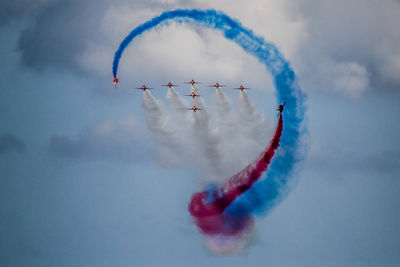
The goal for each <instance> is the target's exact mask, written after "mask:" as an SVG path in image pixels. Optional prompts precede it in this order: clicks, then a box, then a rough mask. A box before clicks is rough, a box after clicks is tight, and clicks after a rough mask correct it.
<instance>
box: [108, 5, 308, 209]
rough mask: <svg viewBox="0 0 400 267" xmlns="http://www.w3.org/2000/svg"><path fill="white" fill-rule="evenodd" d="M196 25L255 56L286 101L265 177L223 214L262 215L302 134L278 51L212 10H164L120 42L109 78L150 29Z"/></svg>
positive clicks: (287, 173)
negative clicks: (173, 23) (276, 148)
mask: <svg viewBox="0 0 400 267" xmlns="http://www.w3.org/2000/svg"><path fill="white" fill-rule="evenodd" d="M172 20H174V21H177V22H180V23H196V24H199V25H201V26H204V27H207V28H212V29H216V30H219V31H221V32H222V34H223V35H224V36H225V38H227V39H229V40H232V41H233V42H235V43H236V44H238V45H239V46H240V47H242V48H243V49H244V50H245V51H246V52H247V53H249V54H251V55H253V56H255V57H256V58H258V60H259V61H260V62H261V63H263V64H264V65H265V66H266V68H267V69H268V70H269V71H270V72H271V74H272V76H273V79H274V83H275V87H276V90H277V100H278V104H279V103H283V102H285V101H286V103H287V104H286V106H285V110H284V120H285V125H284V127H283V133H282V137H281V143H280V149H279V151H278V153H277V154H276V155H275V157H274V158H273V160H272V162H271V165H270V167H269V170H268V171H267V174H266V177H265V178H264V179H261V180H260V181H258V182H257V183H255V184H254V185H253V186H252V187H251V188H250V189H249V190H247V191H246V192H245V193H244V194H243V195H242V196H241V197H240V198H238V199H237V200H236V201H235V202H233V203H232V204H231V205H230V206H229V207H228V208H227V209H226V212H228V213H230V214H235V215H246V214H248V213H253V214H260V213H265V212H268V211H269V210H270V208H272V207H274V206H275V205H276V204H277V203H278V202H279V201H280V200H281V199H282V197H283V196H284V195H285V194H286V193H287V191H288V181H289V178H290V177H291V174H292V172H293V170H294V167H295V165H296V162H298V161H299V160H301V158H300V153H299V150H300V148H301V144H300V141H301V140H300V139H301V136H302V135H303V134H304V133H305V131H306V130H305V126H304V124H303V120H304V113H305V106H304V101H305V94H304V93H303V92H302V91H301V89H300V87H299V85H298V83H297V80H296V75H295V73H294V71H293V70H292V68H291V67H290V64H289V62H287V61H286V60H285V59H284V57H283V56H282V55H281V53H280V52H279V51H278V49H277V48H276V47H275V46H274V45H273V44H271V43H268V42H266V41H265V40H264V38H263V37H260V36H257V35H255V34H254V33H253V32H252V31H251V30H249V29H247V28H245V27H243V26H242V25H241V23H240V22H238V21H236V20H234V19H232V18H230V17H229V16H228V15H226V14H224V13H222V12H219V11H216V10H196V9H193V10H181V9H178V10H173V11H166V12H164V13H162V14H161V15H160V16H158V17H155V18H153V19H151V20H149V21H147V22H145V23H143V24H141V25H139V26H138V27H136V28H135V29H133V30H132V31H131V32H130V33H129V35H128V36H126V37H125V39H124V40H123V41H122V42H121V44H120V46H119V48H118V50H117V51H116V52H115V56H114V62H113V75H114V77H116V75H117V70H118V64H119V60H120V58H121V55H122V53H123V52H124V50H125V48H126V47H127V46H128V45H129V44H130V43H131V42H132V40H133V39H134V38H136V37H137V36H139V35H141V34H142V33H144V32H146V31H148V30H151V29H152V28H154V27H156V26H158V25H160V24H163V23H167V22H169V21H172Z"/></svg>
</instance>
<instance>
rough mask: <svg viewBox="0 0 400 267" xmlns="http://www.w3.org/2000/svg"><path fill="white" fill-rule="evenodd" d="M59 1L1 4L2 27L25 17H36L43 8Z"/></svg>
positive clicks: (43, 0) (9, 2)
mask: <svg viewBox="0 0 400 267" xmlns="http://www.w3.org/2000/svg"><path fill="white" fill-rule="evenodd" d="M56 1H57V0H35V1H30V0H15V1H2V2H1V3H0V26H4V25H5V24H7V23H8V22H10V21H11V20H13V19H19V18H22V17H24V16H36V15H37V14H38V13H39V12H40V11H41V10H42V9H43V8H46V7H48V6H49V5H50V4H52V3H54V2H56Z"/></svg>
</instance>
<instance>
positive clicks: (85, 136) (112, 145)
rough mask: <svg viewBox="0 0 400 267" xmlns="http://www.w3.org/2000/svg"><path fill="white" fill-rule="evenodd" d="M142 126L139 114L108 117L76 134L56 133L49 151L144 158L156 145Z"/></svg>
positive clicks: (91, 156)
mask: <svg viewBox="0 0 400 267" xmlns="http://www.w3.org/2000/svg"><path fill="white" fill-rule="evenodd" d="M142 129H143V126H142V125H141V124H140V123H139V122H138V120H137V119H136V117H128V118H125V119H121V120H105V121H102V122H99V123H96V124H93V125H90V126H88V127H86V128H84V129H83V130H82V131H81V132H80V133H79V134H78V136H77V137H76V138H70V137H67V136H60V135H53V136H52V137H51V138H50V144H49V151H50V152H51V153H53V154H54V155H57V156H59V157H64V158H81V157H83V158H89V159H113V160H122V161H132V160H135V161H142V160H145V159H148V158H149V157H150V156H151V154H152V149H153V148H152V147H151V145H150V143H151V142H150V140H149V138H148V137H147V135H146V134H145V133H144V132H143V130H142Z"/></svg>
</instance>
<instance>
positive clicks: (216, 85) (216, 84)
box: [209, 83, 226, 88]
mask: <svg viewBox="0 0 400 267" xmlns="http://www.w3.org/2000/svg"><path fill="white" fill-rule="evenodd" d="M209 87H215V88H219V87H226V86H225V85H221V84H219V83H215V84H214V85H210V86H209Z"/></svg>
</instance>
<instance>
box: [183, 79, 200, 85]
mask: <svg viewBox="0 0 400 267" xmlns="http://www.w3.org/2000/svg"><path fill="white" fill-rule="evenodd" d="M185 83H190V84H191V85H195V84H200V83H199V82H195V81H194V80H191V81H190V82H185Z"/></svg>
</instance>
